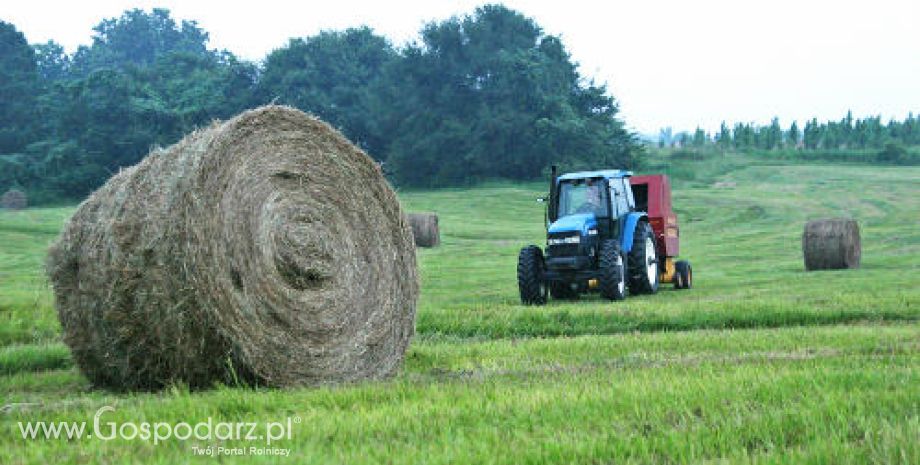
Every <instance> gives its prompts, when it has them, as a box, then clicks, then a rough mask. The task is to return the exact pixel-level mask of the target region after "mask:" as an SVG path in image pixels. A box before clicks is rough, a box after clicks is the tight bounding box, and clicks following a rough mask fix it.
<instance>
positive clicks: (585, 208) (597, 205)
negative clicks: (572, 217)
mask: <svg viewBox="0 0 920 465" xmlns="http://www.w3.org/2000/svg"><path fill="white" fill-rule="evenodd" d="M576 212H578V213H594V214H595V215H602V214H604V204H603V202H602V196H601V188H600V186H598V184H597V183H596V182H592V181H591V180H590V179H589V180H588V181H587V183H586V186H585V202H584V203H583V204H581V206H580V207H578V210H576Z"/></svg>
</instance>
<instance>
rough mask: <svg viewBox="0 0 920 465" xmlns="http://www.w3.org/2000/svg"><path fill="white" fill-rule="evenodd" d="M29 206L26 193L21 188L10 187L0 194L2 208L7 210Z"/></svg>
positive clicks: (0, 206)
mask: <svg viewBox="0 0 920 465" xmlns="http://www.w3.org/2000/svg"><path fill="white" fill-rule="evenodd" d="M28 206H29V200H28V197H26V193H25V192H23V191H21V190H19V189H10V190H8V191H6V192H5V193H4V194H3V196H0V208H5V209H7V210H22V209H23V208H26V207H28Z"/></svg>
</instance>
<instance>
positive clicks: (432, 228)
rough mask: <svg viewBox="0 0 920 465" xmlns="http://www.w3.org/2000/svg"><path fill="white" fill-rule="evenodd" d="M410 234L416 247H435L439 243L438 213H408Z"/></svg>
mask: <svg viewBox="0 0 920 465" xmlns="http://www.w3.org/2000/svg"><path fill="white" fill-rule="evenodd" d="M409 224H410V225H412V236H413V237H415V245H416V246H418V247H437V246H438V244H440V243H441V232H440V230H439V229H438V215H436V214H434V213H409Z"/></svg>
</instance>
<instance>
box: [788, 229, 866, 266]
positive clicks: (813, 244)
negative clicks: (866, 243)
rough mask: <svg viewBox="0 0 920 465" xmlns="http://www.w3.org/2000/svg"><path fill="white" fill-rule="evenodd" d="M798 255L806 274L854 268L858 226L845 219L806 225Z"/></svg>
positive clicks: (858, 253) (859, 249)
mask: <svg viewBox="0 0 920 465" xmlns="http://www.w3.org/2000/svg"><path fill="white" fill-rule="evenodd" d="M802 252H803V254H804V255H805V270H806V271H811V270H837V269H844V268H858V267H859V259H860V255H861V254H862V246H861V244H860V241H859V225H858V224H857V223H856V220H853V219H848V218H834V219H824V220H814V221H809V222H808V223H806V224H805V233H804V234H802Z"/></svg>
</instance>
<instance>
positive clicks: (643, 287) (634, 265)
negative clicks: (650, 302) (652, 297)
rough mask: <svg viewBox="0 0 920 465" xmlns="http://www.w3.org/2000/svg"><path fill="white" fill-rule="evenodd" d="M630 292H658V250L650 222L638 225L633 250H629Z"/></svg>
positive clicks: (634, 235)
mask: <svg viewBox="0 0 920 465" xmlns="http://www.w3.org/2000/svg"><path fill="white" fill-rule="evenodd" d="M629 271H630V277H629V292H630V293H632V294H654V293H656V292H658V280H659V276H658V252H657V249H656V248H655V233H654V232H652V227H651V226H649V224H648V223H645V222H642V223H639V224H638V225H637V226H636V231H635V233H634V234H633V245H632V250H630V251H629Z"/></svg>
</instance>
